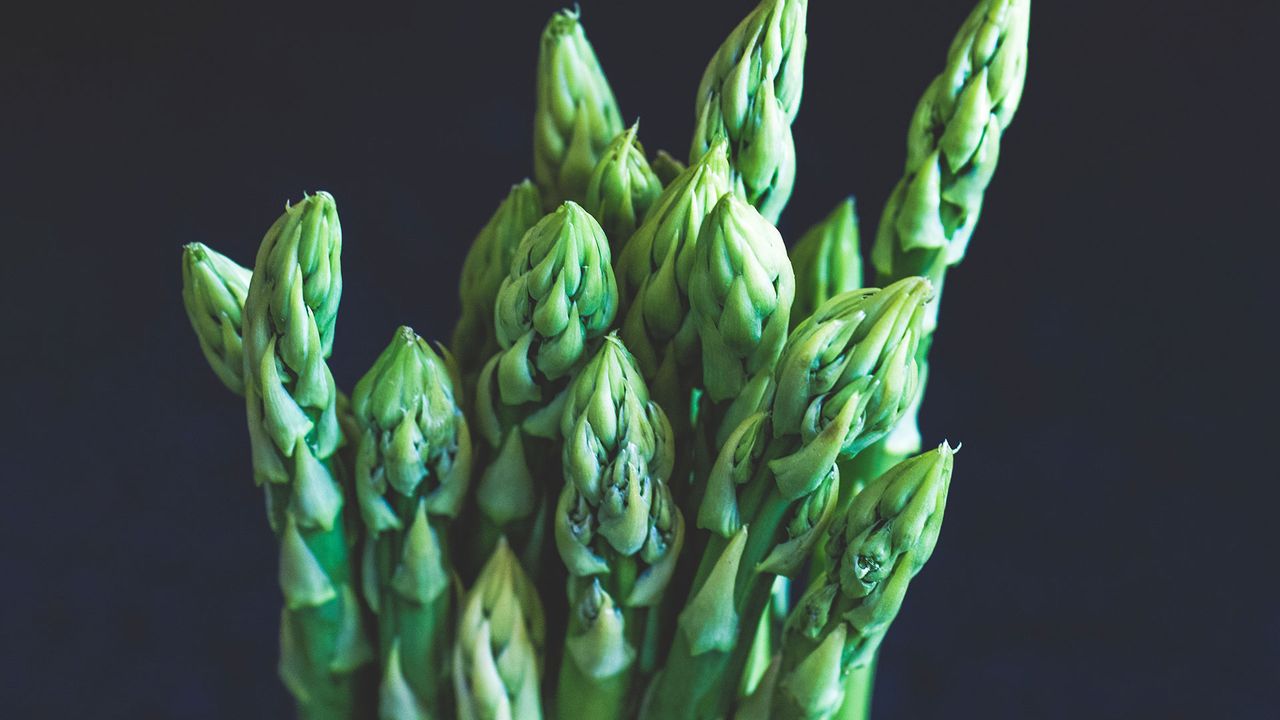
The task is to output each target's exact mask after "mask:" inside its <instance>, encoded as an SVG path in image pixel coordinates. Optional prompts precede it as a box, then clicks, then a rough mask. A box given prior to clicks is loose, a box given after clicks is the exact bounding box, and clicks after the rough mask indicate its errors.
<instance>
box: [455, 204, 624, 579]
mask: <svg viewBox="0 0 1280 720" xmlns="http://www.w3.org/2000/svg"><path fill="white" fill-rule="evenodd" d="M617 304H618V288H617V283H616V281H615V279H614V276H613V268H612V267H611V266H610V254H609V243H608V241H607V240H606V239H605V237H604V231H602V230H601V229H600V224H599V223H597V222H596V221H595V218H593V217H591V215H590V214H589V213H587V211H585V210H583V209H582V208H581V207H580V206H579V205H578V204H577V203H574V202H572V201H569V202H566V203H564V204H563V205H562V206H560V208H558V209H557V210H556V211H555V212H553V213H551V214H549V215H547V216H546V217H544V218H543V219H542V220H539V221H538V223H537V224H536V225H534V226H533V227H532V228H531V229H530V230H529V232H528V233H526V234H525V236H524V239H523V240H521V241H520V246H519V247H518V248H517V249H516V252H515V256H514V257H513V261H512V265H511V274H510V275H508V276H507V278H506V279H504V280H503V281H502V286H501V288H500V289H499V290H498V298H497V307H496V313H495V327H496V335H497V339H498V344H499V345H500V346H501V347H502V348H503V350H501V351H500V352H499V353H498V354H496V355H494V356H493V357H492V358H490V359H489V361H488V362H487V363H486V364H485V366H484V368H483V369H482V370H481V372H480V377H479V381H478V384H477V389H476V426H477V429H478V431H479V433H480V435H481V436H482V437H484V439H485V440H486V441H487V444H488V446H489V450H490V458H489V462H488V466H487V467H486V468H485V469H484V471H483V474H482V475H481V476H480V480H479V484H478V486H477V489H476V502H477V505H478V507H479V510H480V514H481V517H482V518H483V520H484V526H485V527H483V528H482V532H481V534H480V537H479V538H478V543H477V546H478V549H479V551H480V552H481V553H483V554H484V555H485V556H487V555H488V553H489V552H490V549H491V548H492V547H493V545H494V543H496V542H497V538H498V534H499V533H502V534H505V535H507V536H508V538H510V539H511V540H512V542H513V543H514V545H515V547H516V548H517V549H518V550H519V551H520V554H521V557H522V559H523V560H524V561H525V562H526V565H525V567H526V569H527V570H528V571H529V572H530V573H531V574H533V575H534V576H535V577H536V575H537V573H538V569H537V568H538V565H539V564H540V561H539V558H540V557H541V552H542V546H543V542H544V540H545V531H546V527H545V521H546V519H547V518H546V513H545V512H543V509H544V508H547V507H548V506H547V505H546V503H548V502H549V500H548V493H549V492H550V491H551V489H553V488H558V487H559V486H560V477H559V475H560V473H559V470H558V469H557V468H556V467H555V460H556V457H557V455H556V446H557V442H558V440H559V423H560V413H561V408H562V407H563V402H564V390H565V388H566V387H567V385H568V382H569V380H570V378H571V377H572V376H573V373H574V372H576V371H577V370H578V369H579V368H580V367H581V366H582V364H583V363H585V362H586V361H587V359H589V358H590V357H591V355H592V353H593V352H594V350H595V348H596V347H597V346H598V345H599V343H600V340H601V338H602V337H603V336H604V334H605V332H607V330H608V328H609V326H610V325H612V324H613V318H614V315H615V313H616V309H617ZM550 501H552V502H553V501H554V498H551V500H550Z"/></svg>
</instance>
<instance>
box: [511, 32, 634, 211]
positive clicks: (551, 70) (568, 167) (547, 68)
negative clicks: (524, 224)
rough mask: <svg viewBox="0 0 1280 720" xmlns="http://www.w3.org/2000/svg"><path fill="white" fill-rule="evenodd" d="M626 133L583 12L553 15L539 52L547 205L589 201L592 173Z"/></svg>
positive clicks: (538, 135)
mask: <svg viewBox="0 0 1280 720" xmlns="http://www.w3.org/2000/svg"><path fill="white" fill-rule="evenodd" d="M620 132H622V114H621V113H620V112H619V111H618V104H617V101H615V100H614V99H613V90H611V89H609V81H608V80H606V79H605V77H604V71H603V70H602V69H601V68H600V62H599V61H598V60H597V59H596V53H595V50H593V49H592V48H591V43H589V42H587V36H586V33H584V32H583V30H582V24H581V23H580V22H579V21H578V11H577V10H561V11H560V12H557V13H556V14H555V15H552V16H551V20H550V22H548V23H547V27H546V29H545V30H543V32H542V44H541V47H540V49H539V52H538V101H537V106H536V107H535V109H534V115H533V177H534V180H536V181H537V183H538V188H539V189H540V190H541V191H542V202H543V207H546V208H548V209H550V208H554V207H555V206H557V205H559V204H560V203H562V202H564V201H565V200H573V201H574V202H578V203H581V202H584V200H585V198H586V193H587V183H588V181H589V179H590V177H591V171H592V170H593V169H594V168H595V166H596V163H598V162H599V161H600V157H601V156H602V155H603V154H604V152H605V148H606V146H608V144H609V142H610V141H612V140H613V139H614V138H615V137H617V135H618V133H620Z"/></svg>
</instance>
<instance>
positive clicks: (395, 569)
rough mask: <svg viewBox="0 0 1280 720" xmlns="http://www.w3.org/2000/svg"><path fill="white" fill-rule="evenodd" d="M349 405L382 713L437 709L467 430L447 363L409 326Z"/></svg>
mask: <svg viewBox="0 0 1280 720" xmlns="http://www.w3.org/2000/svg"><path fill="white" fill-rule="evenodd" d="M351 402H352V408H353V411H354V414H355V417H356V422H357V424H358V425H359V428H360V435H359V451H358V455H357V460H356V473H355V480H356V498H357V500H358V501H359V504H360V511H361V516H362V517H363V518H364V524H365V528H366V529H367V530H368V533H369V541H370V543H371V544H369V545H368V548H369V552H370V556H371V557H369V559H368V561H367V562H366V565H365V568H364V571H365V572H366V573H369V574H370V575H369V576H370V577H371V579H372V580H373V582H371V583H368V584H367V585H366V595H367V600H368V602H369V605H370V607H372V608H374V610H375V611H376V612H377V614H378V630H379V640H380V643H379V647H380V649H381V657H383V658H385V659H387V660H388V661H387V662H386V664H385V665H384V667H383V678H382V687H383V693H382V701H381V706H380V710H379V717H381V718H386V719H388V720H402V719H404V720H410V719H412V720H420V719H422V718H427V717H432V716H439V715H440V714H441V713H442V712H443V710H444V708H447V707H450V705H451V703H450V702H449V700H448V693H447V690H448V688H449V683H448V682H447V681H446V672H447V671H446V667H447V662H448V659H447V658H448V648H449V631H450V630H451V629H452V628H451V623H450V612H451V610H452V608H451V607H450V605H451V602H450V601H451V599H452V597H451V593H450V580H451V577H452V575H453V570H452V563H450V561H449V557H448V554H447V553H446V547H447V545H446V543H445V530H446V526H445V524H446V523H447V522H448V520H450V519H452V518H454V517H456V516H457V515H458V511H459V509H460V508H461V505H462V499H463V498H464V497H465V496H466V490H467V484H468V482H469V481H470V476H471V438H470V434H469V433H468V430H467V424H466V421H465V420H464V419H463V416H462V409H461V408H460V407H458V400H457V397H456V395H455V393H454V389H453V381H452V380H451V379H450V377H449V370H448V368H447V367H446V366H445V362H444V360H443V359H441V358H440V356H439V355H437V354H436V353H435V351H433V350H432V349H431V347H430V346H429V345H427V343H426V341H425V340H423V339H422V338H420V337H418V335H417V334H416V333H414V332H413V330H411V329H409V328H407V327H401V328H400V329H399V330H397V331H396V335H395V337H394V338H392V340H391V344H390V345H389V346H388V347H387V349H386V350H385V351H383V353H382V355H381V356H379V357H378V359H377V361H376V362H375V363H374V365H373V368H372V369H370V370H369V372H368V374H366V375H365V376H364V377H363V378H362V379H361V380H360V382H359V383H357V384H356V390H355V394H354V395H353V396H352V399H351ZM391 658H394V659H395V662H394V663H393V662H390V659H391Z"/></svg>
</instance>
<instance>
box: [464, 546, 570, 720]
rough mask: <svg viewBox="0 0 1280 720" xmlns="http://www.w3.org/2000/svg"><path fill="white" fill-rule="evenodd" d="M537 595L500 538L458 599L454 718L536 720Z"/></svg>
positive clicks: (539, 663)
mask: <svg viewBox="0 0 1280 720" xmlns="http://www.w3.org/2000/svg"><path fill="white" fill-rule="evenodd" d="M546 632H547V625H546V620H545V619H544V618H543V615H542V601H541V600H540V599H538V592H537V589H536V588H535V587H534V586H533V583H532V582H530V581H529V577H528V576H527V575H525V574H524V571H523V570H521V569H520V562H519V560H517V559H516V556H515V555H514V554H513V553H512V552H511V549H510V547H508V545H507V540H506V538H500V539H499V540H498V544H497V545H496V546H495V547H494V550H493V555H492V557H490V558H489V560H488V562H486V563H485V566H484V569H482V570H481V571H480V576H479V577H478V578H476V584H475V586H474V587H472V588H471V590H470V591H469V592H468V593H467V596H466V599H464V600H463V602H462V615H461V618H460V619H459V621H458V641H457V643H456V645H455V646H454V650H453V683H454V694H455V695H456V696H457V698H458V704H457V710H458V718H459V719H460V720H514V719H515V718H520V719H521V720H541V718H542V703H541V701H540V699H539V697H538V686H539V682H540V678H541V676H542V667H543V660H542V648H543V642H544V640H545V639H546Z"/></svg>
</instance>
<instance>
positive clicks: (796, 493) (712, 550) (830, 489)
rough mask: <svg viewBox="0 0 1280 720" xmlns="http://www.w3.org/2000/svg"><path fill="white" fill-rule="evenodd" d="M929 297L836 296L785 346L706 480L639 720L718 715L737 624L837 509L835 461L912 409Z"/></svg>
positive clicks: (916, 291)
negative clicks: (686, 592)
mask: <svg viewBox="0 0 1280 720" xmlns="http://www.w3.org/2000/svg"><path fill="white" fill-rule="evenodd" d="M929 297H930V287H929V283H928V281H927V280H924V279H922V278H909V279H907V280H903V281H901V282H898V283H895V284H894V285H892V286H890V287H888V288H885V289H884V290H876V289H870V290H860V291H854V292H850V293H845V294H843V295H838V296H836V297H834V298H832V299H831V300H829V301H827V302H826V303H824V304H823V305H822V307H820V308H819V309H818V311H817V312H816V313H815V314H814V315H813V316H812V317H811V318H809V319H808V320H805V321H804V322H802V323H801V324H800V325H799V327H797V328H796V332H795V333H793V334H792V336H791V337H790V338H789V339H788V341H787V344H786V347H785V348H784V350H783V353H782V357H781V358H780V359H779V361H778V365H777V369H776V371H775V375H774V383H773V386H772V389H773V392H772V397H771V400H770V404H769V407H770V412H768V413H755V414H753V415H751V416H749V417H748V418H747V419H746V420H744V421H743V422H742V423H741V424H740V425H739V426H738V427H737V428H736V429H735V430H734V431H733V433H732V434H730V436H729V438H728V440H727V441H726V443H725V445H724V448H723V449H722V450H721V452H720V455H719V457H718V458H717V460H716V465H715V467H714V468H713V469H712V471H711V474H710V476H709V478H708V482H707V491H706V496H705V497H704V498H703V501H702V504H701V507H700V508H699V514H698V526H699V527H702V528H706V529H708V530H710V531H711V532H712V533H713V537H712V538H711V541H710V542H709V543H708V545H707V547H706V550H705V551H704V553H703V557H702V564H701V566H700V567H699V570H698V574H697V577H696V578H695V580H694V584H693V590H692V592H691V594H690V598H689V600H688V602H687V603H686V605H685V609H684V610H683V611H682V612H681V614H680V619H679V630H678V632H677V633H676V637H675V644H674V645H673V647H672V650H671V653H670V654H669V655H668V661H667V666H666V668H665V669H664V670H663V671H662V672H661V673H660V674H659V676H658V678H657V681H656V685H655V688H654V689H653V690H652V691H651V693H650V698H651V699H650V702H649V705H648V708H647V716H648V717H655V718H657V717H664V718H665V717H698V718H712V717H722V716H724V715H725V713H726V712H727V711H728V705H729V702H730V700H731V696H732V694H733V690H735V689H736V685H737V683H736V682H734V681H736V680H737V678H738V677H740V673H741V671H742V668H743V666H744V665H745V662H746V657H747V652H748V650H749V647H748V645H749V644H748V643H745V642H739V632H738V630H739V628H738V625H739V618H748V619H754V618H756V617H758V616H759V614H760V613H761V612H763V610H764V607H765V604H766V602H767V600H768V597H769V590H770V586H771V583H772V577H773V574H779V575H788V576H789V575H791V574H793V573H794V572H795V571H796V570H797V569H798V568H799V567H800V566H801V564H802V563H803V561H804V560H805V559H806V557H807V555H808V552H809V550H810V549H811V548H812V546H813V543H814V542H815V541H816V539H817V536H818V535H819V533H820V532H821V531H822V529H823V528H824V526H825V523H826V522H827V521H828V520H829V518H830V516H831V513H832V511H833V510H834V508H835V500H836V495H837V489H838V486H839V473H838V472H837V471H836V468H835V462H836V461H837V460H838V459H840V458H841V457H850V456H852V455H853V454H855V453H857V452H859V451H860V450H862V449H863V448H865V447H866V446H867V445H869V444H871V443H872V442H875V440H877V439H878V438H879V437H881V436H882V435H883V434H884V433H885V432H887V431H888V430H889V428H890V427H891V426H892V424H893V423H894V422H895V421H897V419H898V418H899V417H900V416H901V414H902V412H903V411H904V410H905V408H906V406H907V405H908V404H909V403H910V401H911V398H912V396H913V395H914V394H915V391H916V387H917V366H916V362H915V352H916V345H917V342H918V340H917V338H918V337H919V331H920V324H921V322H922V320H923V312H924V304H925V303H926V301H927V300H928V299H929ZM730 678H731V679H732V681H730V680H729V679H730Z"/></svg>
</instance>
